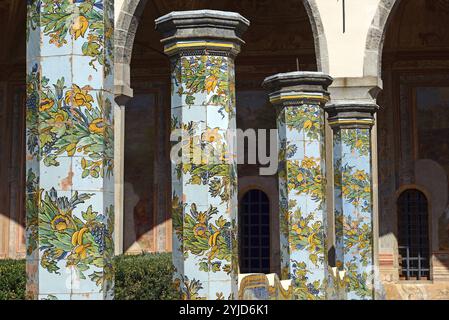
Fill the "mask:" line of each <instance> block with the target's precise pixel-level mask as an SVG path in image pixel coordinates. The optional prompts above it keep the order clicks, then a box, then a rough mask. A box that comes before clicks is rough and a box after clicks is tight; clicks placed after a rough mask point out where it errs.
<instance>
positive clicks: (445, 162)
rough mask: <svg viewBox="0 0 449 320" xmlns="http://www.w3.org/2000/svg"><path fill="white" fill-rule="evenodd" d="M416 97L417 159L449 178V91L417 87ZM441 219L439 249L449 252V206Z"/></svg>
mask: <svg viewBox="0 0 449 320" xmlns="http://www.w3.org/2000/svg"><path fill="white" fill-rule="evenodd" d="M415 94H416V130H417V148H418V155H417V156H418V158H419V159H431V160H433V161H436V162H437V163H438V164H439V165H440V166H442V167H443V168H444V170H445V171H446V175H447V177H449V87H417V88H416V89H415ZM448 188H449V185H448ZM438 217H439V218H438V238H439V249H440V250H449V204H446V209H445V210H444V211H443V212H440V213H438Z"/></svg>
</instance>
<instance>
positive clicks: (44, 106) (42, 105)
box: [39, 98, 55, 112]
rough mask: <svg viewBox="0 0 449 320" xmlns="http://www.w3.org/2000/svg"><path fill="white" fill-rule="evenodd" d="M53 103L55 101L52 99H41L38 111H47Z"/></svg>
mask: <svg viewBox="0 0 449 320" xmlns="http://www.w3.org/2000/svg"><path fill="white" fill-rule="evenodd" d="M54 105H55V102H54V101H53V99H49V98H44V99H42V100H41V103H40V104H39V111H40V112H43V111H47V110H49V109H51V108H53V106H54Z"/></svg>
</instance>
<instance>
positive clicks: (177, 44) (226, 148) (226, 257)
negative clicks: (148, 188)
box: [156, 10, 249, 300]
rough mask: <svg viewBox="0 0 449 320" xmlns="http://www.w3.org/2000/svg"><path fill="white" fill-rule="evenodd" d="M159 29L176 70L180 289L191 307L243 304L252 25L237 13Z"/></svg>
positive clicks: (184, 15) (204, 15) (193, 17)
mask: <svg viewBox="0 0 449 320" xmlns="http://www.w3.org/2000/svg"><path fill="white" fill-rule="evenodd" d="M156 25H157V29H158V30H159V31H160V32H161V33H162V35H163V40H162V42H163V44H164V46H165V53H166V54H167V55H168V56H169V57H170V59H171V63H172V102H171V108H172V110H171V114H172V116H171V119H172V120H171V121H172V141H173V137H174V139H175V141H174V146H173V149H172V155H171V157H172V163H173V164H172V193H173V198H172V203H173V211H172V218H173V263H174V265H175V267H176V270H177V272H176V275H175V284H176V285H177V286H178V288H179V290H180V292H181V294H182V298H184V299H189V300H190V299H211V300H212V299H235V298H237V280H238V279H237V274H238V257H237V255H238V251H237V163H236V141H235V140H236V137H235V135H236V132H235V129H236V118H235V113H236V111H235V82H234V81H235V79H234V58H235V56H236V54H237V53H238V52H239V51H240V46H241V44H242V43H243V41H242V40H241V35H242V33H243V32H244V31H245V30H246V29H247V27H248V25H249V22H248V21H247V20H246V19H245V18H243V17H242V16H240V15H239V14H237V13H231V12H222V11H213V10H200V11H184V12H172V13H170V14H168V15H166V16H163V17H161V18H159V19H157V20H156ZM181 131H182V135H179V133H180V132H181ZM191 151H193V152H191ZM180 157H181V158H180Z"/></svg>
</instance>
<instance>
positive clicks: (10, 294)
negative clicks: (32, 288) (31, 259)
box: [0, 260, 26, 300]
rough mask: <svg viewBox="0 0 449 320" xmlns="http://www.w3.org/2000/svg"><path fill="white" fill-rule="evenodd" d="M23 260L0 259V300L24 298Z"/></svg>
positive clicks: (24, 276) (24, 272) (24, 277)
mask: <svg viewBox="0 0 449 320" xmlns="http://www.w3.org/2000/svg"><path fill="white" fill-rule="evenodd" d="M25 270H26V268H25V260H0V300H23V299H25V286H26V271H25Z"/></svg>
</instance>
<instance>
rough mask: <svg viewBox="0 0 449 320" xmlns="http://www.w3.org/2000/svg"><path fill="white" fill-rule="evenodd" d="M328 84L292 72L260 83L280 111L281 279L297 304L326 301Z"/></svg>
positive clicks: (318, 75)
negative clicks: (288, 281) (289, 281)
mask: <svg viewBox="0 0 449 320" xmlns="http://www.w3.org/2000/svg"><path fill="white" fill-rule="evenodd" d="M331 83H332V78H331V77H329V76H327V75H324V74H322V73H316V72H291V73H284V74H277V75H274V76H271V77H269V78H267V79H265V81H264V87H265V88H267V89H268V90H270V94H269V96H270V101H271V103H272V104H273V105H274V106H275V107H276V108H277V110H278V117H277V125H278V130H279V171H278V175H279V199H280V200H279V201H280V214H281V216H280V228H281V241H280V244H281V268H282V269H281V270H282V279H292V280H293V291H294V296H295V299H299V300H315V299H324V298H325V297H326V294H325V289H326V278H327V259H326V256H327V250H326V242H325V230H326V215H327V214H326V201H325V163H324V161H325V146H324V141H325V139H324V110H323V107H324V104H325V103H326V102H327V101H328V100H329V94H328V92H327V87H328V86H329V85H330V84H331Z"/></svg>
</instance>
